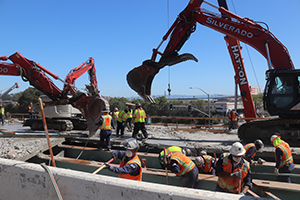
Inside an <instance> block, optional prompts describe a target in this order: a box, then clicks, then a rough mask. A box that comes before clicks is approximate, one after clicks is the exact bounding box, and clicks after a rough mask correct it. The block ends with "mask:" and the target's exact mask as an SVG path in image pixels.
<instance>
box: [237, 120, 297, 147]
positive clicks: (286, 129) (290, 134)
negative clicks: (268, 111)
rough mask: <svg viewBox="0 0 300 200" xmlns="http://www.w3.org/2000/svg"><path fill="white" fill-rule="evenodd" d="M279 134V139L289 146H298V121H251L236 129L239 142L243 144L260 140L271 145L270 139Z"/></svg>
mask: <svg viewBox="0 0 300 200" xmlns="http://www.w3.org/2000/svg"><path fill="white" fill-rule="evenodd" d="M276 132H279V133H280V134H279V135H280V136H281V138H282V139H283V140H284V141H286V142H287V143H289V145H290V146H294V147H299V146H300V120H299V119H280V118H276V119H271V120H257V121H251V122H248V123H245V124H243V125H241V126H240V127H239V129H238V136H239V138H240V140H242V141H243V142H245V143H249V142H254V141H255V140H256V139H261V140H262V141H263V142H264V143H265V144H271V141H270V137H271V136H272V135H274V134H278V133H276Z"/></svg>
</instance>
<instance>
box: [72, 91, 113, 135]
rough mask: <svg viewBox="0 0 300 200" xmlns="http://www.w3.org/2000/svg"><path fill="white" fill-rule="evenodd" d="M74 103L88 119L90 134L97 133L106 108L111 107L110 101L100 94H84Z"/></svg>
mask: <svg viewBox="0 0 300 200" xmlns="http://www.w3.org/2000/svg"><path fill="white" fill-rule="evenodd" d="M72 105H73V106H74V107H76V108H78V109H79V110H80V111H81V113H82V114H83V116H84V118H85V119H86V123H87V126H88V129H89V136H92V135H94V134H95V133H96V131H97V130H98V128H99V125H96V123H97V122H99V119H100V116H101V115H102V111H103V109H104V108H108V109H109V103H108V101H106V100H105V99H104V98H102V97H100V96H96V97H94V96H86V95H82V96H80V98H79V99H78V100H76V101H74V102H73V103H72Z"/></svg>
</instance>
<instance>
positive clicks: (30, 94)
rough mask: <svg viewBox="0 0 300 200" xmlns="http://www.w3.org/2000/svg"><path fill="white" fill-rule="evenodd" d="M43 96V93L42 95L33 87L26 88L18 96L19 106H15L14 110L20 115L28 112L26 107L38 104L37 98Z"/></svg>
mask: <svg viewBox="0 0 300 200" xmlns="http://www.w3.org/2000/svg"><path fill="white" fill-rule="evenodd" d="M43 94H44V93H42V92H41V91H39V90H37V89H35V88H33V87H29V88H27V89H26V90H24V91H23V92H22V95H21V96H20V98H19V100H18V103H19V105H18V106H17V108H16V110H18V112H20V113H26V112H28V105H29V104H30V103H32V104H36V103H38V102H39V97H40V96H41V95H43Z"/></svg>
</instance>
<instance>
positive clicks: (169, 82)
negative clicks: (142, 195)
mask: <svg viewBox="0 0 300 200" xmlns="http://www.w3.org/2000/svg"><path fill="white" fill-rule="evenodd" d="M169 18H170V8H169V0H167V22H168V24H167V26H168V28H169ZM168 67H169V68H168V92H169V98H170V94H171V81H170V80H171V72H170V70H171V69H170V66H168Z"/></svg>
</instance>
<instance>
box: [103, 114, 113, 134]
mask: <svg viewBox="0 0 300 200" xmlns="http://www.w3.org/2000/svg"><path fill="white" fill-rule="evenodd" d="M102 118H103V123H102V125H101V126H100V129H101V130H111V118H112V117H111V116H110V115H109V114H104V115H102Z"/></svg>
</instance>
